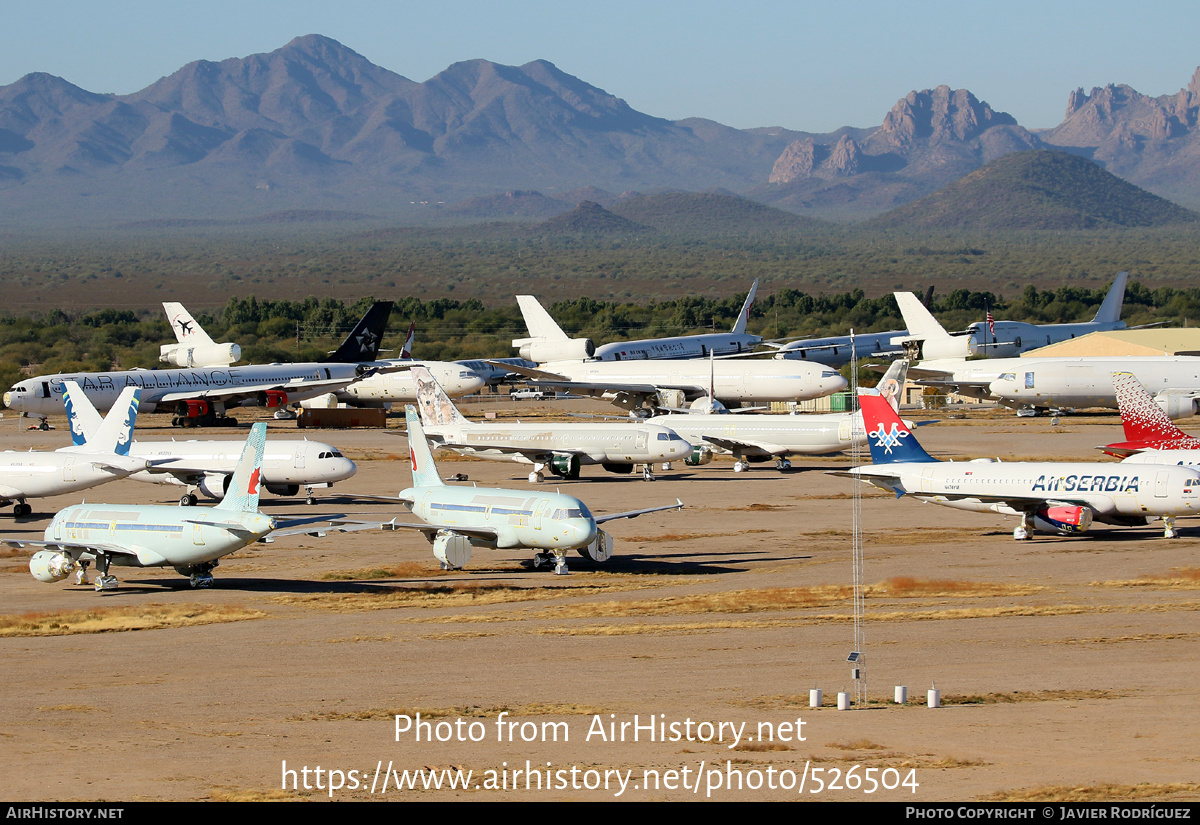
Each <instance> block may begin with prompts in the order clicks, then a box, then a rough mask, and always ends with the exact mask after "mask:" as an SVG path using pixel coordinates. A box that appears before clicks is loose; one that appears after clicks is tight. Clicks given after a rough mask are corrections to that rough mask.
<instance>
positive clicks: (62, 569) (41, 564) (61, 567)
mask: <svg viewBox="0 0 1200 825" xmlns="http://www.w3.org/2000/svg"><path fill="white" fill-rule="evenodd" d="M29 572H30V573H32V574H33V577H34V578H35V579H37V580H38V581H40V582H46V583H47V584H49V583H51V582H60V581H62V580H63V579H65V578H66V577H67V576H69V575H71V574H72V573H73V572H75V559H73V558H71V557H70V556H68V555H67V554H66V553H58V552H56V551H54V550H39V551H38V552H37V553H34V554H33V556H32V557H30V559H29Z"/></svg>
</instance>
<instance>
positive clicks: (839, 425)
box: [650, 359, 911, 473]
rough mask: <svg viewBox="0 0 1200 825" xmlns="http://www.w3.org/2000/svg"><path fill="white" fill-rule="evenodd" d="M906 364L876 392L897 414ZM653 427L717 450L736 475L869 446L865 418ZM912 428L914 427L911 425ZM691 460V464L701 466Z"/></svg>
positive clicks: (702, 421)
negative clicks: (759, 465) (761, 465)
mask: <svg viewBox="0 0 1200 825" xmlns="http://www.w3.org/2000/svg"><path fill="white" fill-rule="evenodd" d="M907 370H908V362H907V361H905V360H903V359H901V360H898V361H894V362H893V363H892V365H891V366H890V367H889V368H888V371H887V373H886V374H885V375H884V376H883V378H882V380H880V382H879V386H878V387H876V390H877V391H878V392H879V393H880V394H881V395H883V396H884V397H885V398H887V399H888V401H889V403H891V404H892V406H893V408H894V409H899V407H900V396H901V394H902V393H903V392H904V381H905V373H906V372H907ZM650 422H651V423H652V424H660V425H662V426H663V427H669V428H670V429H672V430H674V431H675V432H677V433H679V435H681V436H683V437H684V438H685V439H686V440H687V441H689V442H690V443H691V444H693V445H695V446H696V447H697V448H703V447H704V446H705V445H709V446H711V447H716V448H717V449H720V450H722V451H724V452H728V453H732V454H733V457H734V465H733V471H734V472H735V473H743V472H746V471H747V470H749V469H750V462H752V461H770V460H771V459H772V458H773V459H775V469H777V470H780V471H782V470H788V469H790V468H791V466H792V462H791V461H789V460H788V458H789V457H790V456H794V455H829V454H830V453H836V452H840V451H841V450H846V449H849V448H850V447H851V446H852V445H853V444H855V443H857V444H865V443H866V430H864V429H863V424H862V414H861V413H857V412H846V413H803V414H799V415H729V414H713V413H688V414H684V415H680V414H671V415H660V416H658V417H656V418H651V419H650ZM910 426H911V425H910ZM701 461H702V459H699V460H697V459H693V460H692V461H691V462H689V463H701Z"/></svg>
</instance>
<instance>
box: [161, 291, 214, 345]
mask: <svg viewBox="0 0 1200 825" xmlns="http://www.w3.org/2000/svg"><path fill="white" fill-rule="evenodd" d="M163 312H165V313H167V321H169V322H170V324H171V329H172V330H173V331H174V332H175V339H176V340H177V341H179V343H181V344H190V345H193V346H194V345H196V344H211V343H213V339H212V338H210V337H208V333H207V332H205V331H204V329H203V327H201V326H200V324H199V323H197V322H196V319H195V318H193V317H192V314H191V313H190V312H188V311H187V309H185V308H184V306H183V304H181V303H178V302H176V301H163Z"/></svg>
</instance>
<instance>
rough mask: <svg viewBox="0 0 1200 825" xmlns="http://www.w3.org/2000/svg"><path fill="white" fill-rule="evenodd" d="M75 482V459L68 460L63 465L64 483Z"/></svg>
mask: <svg viewBox="0 0 1200 825" xmlns="http://www.w3.org/2000/svg"><path fill="white" fill-rule="evenodd" d="M74 480H75V459H74V458H68V459H67V460H66V462H65V463H64V464H63V481H74Z"/></svg>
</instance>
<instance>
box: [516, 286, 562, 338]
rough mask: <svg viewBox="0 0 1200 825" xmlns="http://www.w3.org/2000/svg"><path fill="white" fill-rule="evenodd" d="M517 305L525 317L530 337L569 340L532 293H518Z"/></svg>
mask: <svg viewBox="0 0 1200 825" xmlns="http://www.w3.org/2000/svg"><path fill="white" fill-rule="evenodd" d="M517 305H518V306H519V307H520V308H521V316H522V317H523V318H524V319H525V327H526V329H528V330H529V337H531V338H545V339H547V340H548V341H569V340H570V338H569V337H568V336H567V334H566V333H565V332H563V330H562V327H560V326H559V325H558V324H557V323H556V322H555V321H554V319H553V318H551V317H550V313H549V312H546V309H545V307H543V306H542V305H541V304H539V303H538V299H537V298H534V297H533V296H532V295H518V296H517Z"/></svg>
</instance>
